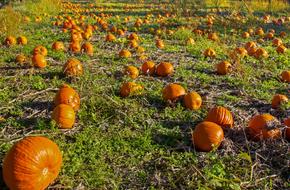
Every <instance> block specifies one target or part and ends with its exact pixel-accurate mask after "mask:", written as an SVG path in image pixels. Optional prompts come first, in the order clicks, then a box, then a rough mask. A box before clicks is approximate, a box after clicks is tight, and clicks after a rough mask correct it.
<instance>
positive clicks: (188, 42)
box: [186, 38, 195, 46]
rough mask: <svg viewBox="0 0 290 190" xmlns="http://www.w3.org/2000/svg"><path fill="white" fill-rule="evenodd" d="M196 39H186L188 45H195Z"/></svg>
mask: <svg viewBox="0 0 290 190" xmlns="http://www.w3.org/2000/svg"><path fill="white" fill-rule="evenodd" d="M194 43H195V42H194V39H193V38H188V39H187V40H186V45H188V46H189V45H194Z"/></svg>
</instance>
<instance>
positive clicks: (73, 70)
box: [63, 58, 83, 76]
mask: <svg viewBox="0 0 290 190" xmlns="http://www.w3.org/2000/svg"><path fill="white" fill-rule="evenodd" d="M63 72H64V74H65V75H67V76H81V75H82V74H83V65H82V63H81V62H80V61H79V60H77V59H76V58H70V59H69V60H68V61H67V62H66V63H65V65H64V66H63Z"/></svg>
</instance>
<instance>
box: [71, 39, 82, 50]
mask: <svg viewBox="0 0 290 190" xmlns="http://www.w3.org/2000/svg"><path fill="white" fill-rule="evenodd" d="M69 50H70V51H72V52H73V53H79V52H80V51H81V45H80V42H79V41H72V42H71V43H70V44H69Z"/></svg>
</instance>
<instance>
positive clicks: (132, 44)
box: [129, 40, 139, 48]
mask: <svg viewBox="0 0 290 190" xmlns="http://www.w3.org/2000/svg"><path fill="white" fill-rule="evenodd" d="M129 46H130V47H131V48H137V47H138V46H139V44H138V42H137V41H136V40H130V42H129Z"/></svg>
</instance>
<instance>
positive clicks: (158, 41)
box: [155, 39, 164, 49]
mask: <svg viewBox="0 0 290 190" xmlns="http://www.w3.org/2000/svg"><path fill="white" fill-rule="evenodd" d="M155 44H156V47H157V48H158V49H163V48H164V42H163V40H161V39H157V40H156V42H155Z"/></svg>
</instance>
